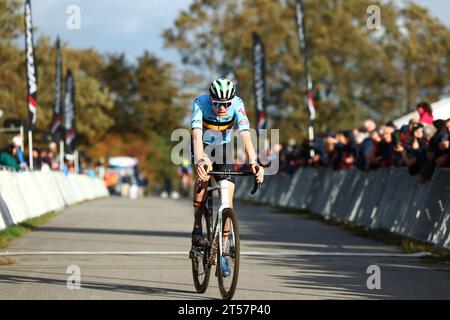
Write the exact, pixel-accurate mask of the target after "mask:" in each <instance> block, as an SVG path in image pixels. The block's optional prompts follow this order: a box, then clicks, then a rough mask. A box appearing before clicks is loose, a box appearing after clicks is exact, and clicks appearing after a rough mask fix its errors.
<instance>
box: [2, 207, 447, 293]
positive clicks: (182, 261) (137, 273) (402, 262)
mask: <svg viewBox="0 0 450 320" xmlns="http://www.w3.org/2000/svg"><path fill="white" fill-rule="evenodd" d="M236 207H237V210H238V212H239V221H240V225H241V246H242V248H241V251H242V252H243V256H242V259H241V260H242V263H241V273H240V279H239V284H238V290H237V293H236V295H235V299H255V300H265V299H283V300H291V299H450V272H449V271H450V270H449V269H448V267H447V268H446V267H445V266H443V265H438V264H428V263H425V262H424V261H422V260H420V259H417V258H405V257H379V256H365V257H361V256H352V255H351V254H357V253H369V254H389V253H393V254H395V253H400V251H399V249H398V248H395V247H392V246H388V245H385V244H383V243H379V242H375V241H371V240H368V239H364V238H359V237H356V236H353V235H352V234H350V233H348V232H346V231H343V230H341V229H339V228H337V227H332V226H328V225H324V224H321V223H319V222H316V221H309V220H304V219H301V218H299V217H297V216H295V215H293V214H286V213H281V212H278V211H277V210H275V209H268V208H263V207H254V206H248V205H243V204H237V205H236ZM191 227H192V209H191V203H190V202H189V201H184V200H180V201H174V200H162V199H159V198H147V199H140V200H136V201H132V200H128V199H121V198H110V199H102V200H98V201H94V202H89V203H84V204H81V205H78V206H75V207H72V208H69V209H66V210H65V211H64V212H62V213H61V214H60V215H58V216H57V217H56V218H54V219H53V220H52V221H50V222H49V223H47V224H46V225H44V226H42V227H40V228H39V229H37V230H36V231H33V232H31V233H29V234H28V235H26V236H24V237H23V238H21V239H18V240H17V241H15V242H14V243H13V244H12V245H11V246H10V247H9V248H7V249H5V250H3V251H6V250H8V251H10V252H18V251H20V252H35V253H39V252H44V251H52V252H54V251H58V252H67V253H73V252H100V251H108V252H120V251H121V252H140V251H146V252H154V253H155V254H153V255H141V256H139V255H131V256H129V255H118V256H108V255H84V254H81V253H77V254H75V255H31V256H20V257H16V258H14V259H16V263H15V264H13V265H3V266H0V299H210V298H211V299H217V298H220V295H219V290H218V286H217V281H216V279H215V278H213V279H212V280H211V282H210V288H209V289H208V291H207V293H206V294H205V295H198V294H196V293H195V292H194V287H193V284H192V278H191V265H190V260H189V259H188V255H187V252H188V250H189V244H190V229H191ZM252 252H262V253H271V254H272V255H267V254H266V255H250V254H249V253H252ZM279 252H284V253H286V252H288V253H291V254H292V253H295V254H297V253H303V254H305V255H278V254H276V253H279ZM311 252H320V253H322V254H323V255H321V256H309V255H307V254H308V253H311ZM157 253H158V254H157ZM161 253H164V255H161ZM334 253H345V254H350V255H347V256H341V257H339V256H333V255H332V254H334ZM73 265H75V266H78V267H79V268H80V272H81V289H79V290H69V289H68V288H67V278H68V276H69V274H67V273H66V272H67V268H68V267H69V266H73ZM369 265H378V266H379V267H380V268H381V289H380V290H369V289H368V288H367V285H366V281H367V278H368V277H369V274H367V273H366V271H367V267H368V266H369Z"/></svg>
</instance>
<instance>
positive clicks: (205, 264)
mask: <svg viewBox="0 0 450 320" xmlns="http://www.w3.org/2000/svg"><path fill="white" fill-rule="evenodd" d="M207 210H208V209H207V208H205V207H204V208H202V217H201V219H202V224H204V225H203V230H204V229H205V226H206V230H207V237H206V239H207V240H208V243H209V244H211V243H212V241H211V237H212V236H211V234H210V230H211V223H212V222H211V217H210V216H209V215H205V212H208V211H207ZM209 244H208V245H206V246H205V247H204V248H202V249H201V250H200V253H201V254H202V255H203V259H202V260H201V264H202V270H200V269H199V259H198V258H196V257H193V258H191V261H192V276H193V278H194V286H195V290H196V291H197V293H205V292H206V290H207V289H208V284H209V278H210V275H211V266H210V264H209V252H210V251H209V247H210V245H209ZM200 271H204V273H202V272H200ZM202 276H204V277H203V280H202V279H201V278H202Z"/></svg>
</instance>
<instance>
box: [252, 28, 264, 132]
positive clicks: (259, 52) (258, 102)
mask: <svg viewBox="0 0 450 320" xmlns="http://www.w3.org/2000/svg"><path fill="white" fill-rule="evenodd" d="M265 72H266V66H265V55H264V45H263V43H262V41H261V39H260V38H259V36H258V35H257V34H256V33H255V32H254V33H253V91H254V94H255V106H256V128H257V129H267V117H266V74H265Z"/></svg>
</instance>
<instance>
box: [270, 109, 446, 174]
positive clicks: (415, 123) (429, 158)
mask: <svg viewBox="0 0 450 320" xmlns="http://www.w3.org/2000/svg"><path fill="white" fill-rule="evenodd" d="M417 111H418V112H417V115H416V116H415V117H413V118H412V119H411V120H410V121H409V123H408V124H407V125H404V126H402V127H400V128H397V127H396V126H395V124H394V123H393V122H389V123H386V124H384V125H381V126H377V124H376V123H375V122H374V121H373V120H366V121H365V122H364V124H363V126H362V127H360V128H355V129H353V130H348V131H340V132H334V133H329V134H324V135H320V136H319V137H317V138H316V139H315V141H314V145H313V149H314V151H315V155H314V157H311V155H310V146H309V143H308V141H305V142H304V143H302V144H301V145H296V144H295V143H287V144H283V145H280V146H278V149H277V150H275V152H274V155H275V154H276V156H277V157H278V158H279V161H280V172H281V173H282V174H292V173H294V172H295V170H296V169H297V168H298V167H304V166H312V167H318V166H322V167H330V168H332V169H334V170H342V169H348V168H358V169H360V170H363V171H369V170H374V169H377V168H380V167H407V168H408V170H409V173H410V174H411V175H419V177H420V180H421V181H422V182H425V181H427V180H429V179H430V178H431V177H432V175H433V172H434V170H435V168H436V167H450V147H449V136H450V119H447V120H433V111H432V108H431V106H430V104H429V103H427V102H421V103H419V104H418V105H417ZM272 156H273V155H272Z"/></svg>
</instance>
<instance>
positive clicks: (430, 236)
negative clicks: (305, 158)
mask: <svg viewBox="0 0 450 320" xmlns="http://www.w3.org/2000/svg"><path fill="white" fill-rule="evenodd" d="M250 179H252V178H240V180H239V181H238V182H237V189H236V197H237V198H238V199H246V200H254V201H257V202H259V203H263V204H268V205H278V206H281V207H288V208H298V209H306V210H309V211H311V212H313V213H316V214H320V215H322V216H324V217H327V218H330V219H333V220H337V221H344V222H352V223H355V224H357V225H360V226H364V227H367V228H370V229H383V230H389V231H391V232H393V233H396V234H399V235H403V236H407V237H410V238H414V239H417V240H421V241H425V242H428V243H431V244H434V245H436V246H438V247H444V248H447V249H450V170H449V169H443V168H438V169H436V171H435V173H434V175H433V178H432V180H431V181H429V182H427V183H420V182H419V181H418V177H417V176H411V175H410V174H409V173H408V170H407V169H406V168H382V169H378V170H376V171H371V172H362V171H359V170H357V169H350V170H341V171H333V170H331V169H328V168H300V169H299V170H298V171H297V172H296V173H295V174H294V175H292V176H290V175H280V176H267V177H266V181H265V183H264V185H263V187H262V188H261V189H260V191H259V192H258V193H257V194H256V195H255V196H250V195H249V194H248V192H246V191H247V190H248V188H249V187H248V186H249V184H250V183H251V181H250Z"/></svg>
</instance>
